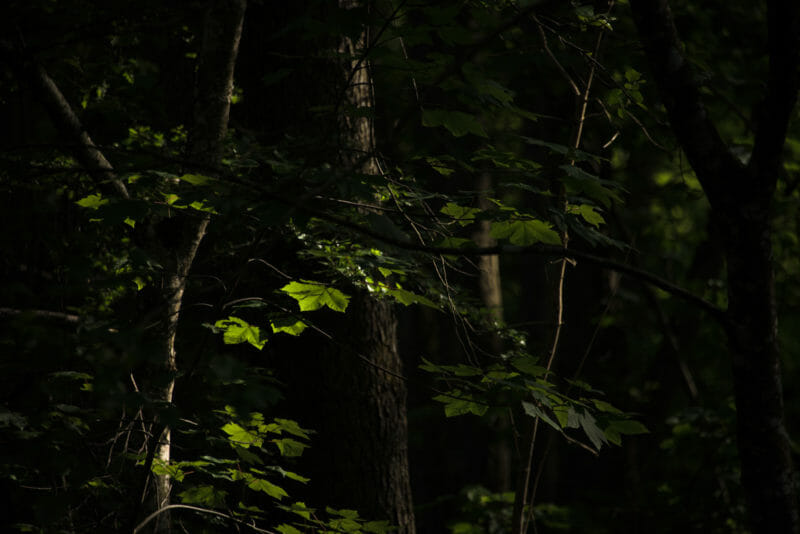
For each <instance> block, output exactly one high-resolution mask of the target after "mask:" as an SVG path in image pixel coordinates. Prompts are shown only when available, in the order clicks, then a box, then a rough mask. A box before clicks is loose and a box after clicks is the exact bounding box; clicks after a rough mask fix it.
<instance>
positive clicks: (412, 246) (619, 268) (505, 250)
mask: <svg viewBox="0 0 800 534" xmlns="http://www.w3.org/2000/svg"><path fill="white" fill-rule="evenodd" d="M250 185H252V184H250ZM255 187H256V189H257V190H258V191H259V192H261V193H262V194H264V195H266V196H269V197H271V198H274V199H275V200H277V201H279V202H281V203H284V204H287V205H290V206H294V207H296V208H298V209H300V210H302V211H304V212H306V213H308V214H309V215H312V216H314V217H317V218H319V219H321V220H324V221H327V222H330V223H333V224H336V225H338V226H341V227H344V228H348V229H350V230H353V231H354V232H357V233H359V234H361V235H365V236H368V237H372V238H373V239H377V240H378V241H381V242H383V243H386V244H387V245H391V246H394V247H397V248H400V249H403V250H409V251H414V252H425V253H428V254H436V255H446V256H473V257H474V256H492V255H495V254H531V255H537V256H547V257H553V258H567V259H572V260H582V261H585V262H587V263H590V264H592V265H596V266H598V267H604V268H606V269H610V270H612V271H616V272H618V273H623V274H627V275H629V276H631V277H632V278H636V279H637V280H640V281H642V282H645V283H648V284H650V285H652V286H655V287H657V288H659V289H661V290H663V291H666V292H667V293H669V294H671V295H674V296H676V297H678V298H681V299H683V300H684V301H686V302H688V303H690V304H693V305H694V306H697V307H699V308H700V309H702V310H705V311H707V312H708V313H710V314H711V315H712V317H714V319H716V320H717V321H720V322H721V323H725V321H726V311H725V310H723V309H722V308H719V307H718V306H715V305H714V304H712V303H711V302H709V301H707V300H705V299H704V298H702V297H700V296H698V295H695V294H694V293H692V292H691V291H689V290H687V289H684V288H682V287H680V286H678V285H676V284H674V283H672V282H670V281H669V280H666V279H664V278H661V277H660V276H658V275H655V274H653V273H651V272H649V271H645V270H643V269H638V268H636V267H632V266H630V265H626V264H624V263H620V262H618V261H614V260H612V259H609V258H604V257H602V256H597V255H595V254H591V253H589V252H582V251H579V250H575V249H565V248H563V247H561V246H560V245H545V244H542V243H538V244H535V245H529V246H517V245H495V246H492V247H466V248H459V247H437V246H431V245H423V244H420V243H415V242H413V241H410V240H404V239H397V238H394V237H390V236H387V235H384V234H382V233H380V232H377V231H375V230H373V229H371V228H367V227H365V226H361V225H360V224H356V223H354V222H352V221H348V220H347V219H342V218H340V217H337V216H335V215H331V214H329V213H326V212H324V211H318V210H316V209H313V208H310V207H309V206H307V205H302V206H299V205H297V203H296V202H293V201H291V200H289V199H286V198H283V197H281V196H279V195H276V194H274V193H269V192H266V191H264V190H263V189H261V188H260V187H257V186H255Z"/></svg>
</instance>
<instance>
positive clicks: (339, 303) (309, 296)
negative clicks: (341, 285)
mask: <svg viewBox="0 0 800 534" xmlns="http://www.w3.org/2000/svg"><path fill="white" fill-rule="evenodd" d="M281 291H283V292H284V293H286V294H287V295H289V296H290V297H292V298H293V299H295V300H296V301H297V303H298V304H299V305H300V311H303V312H305V311H314V310H318V309H320V308H322V307H323V306H327V307H328V308H330V309H332V310H334V311H338V312H344V311H345V310H346V309H347V304H348V302H349V301H350V297H348V296H347V295H345V294H344V293H342V292H341V291H339V290H338V289H334V288H332V287H327V286H325V285H323V284H320V283H317V282H310V281H308V280H303V281H302V282H290V283H288V284H286V285H285V286H283V287H282V288H281Z"/></svg>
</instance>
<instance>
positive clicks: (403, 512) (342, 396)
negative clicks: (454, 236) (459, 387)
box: [302, 0, 415, 534]
mask: <svg viewBox="0 0 800 534" xmlns="http://www.w3.org/2000/svg"><path fill="white" fill-rule="evenodd" d="M358 4H359V2H356V1H352V0H341V1H340V7H342V8H344V9H351V8H354V7H357V5H358ZM366 42H367V32H366V30H365V31H364V32H363V33H362V34H361V36H360V38H359V39H358V40H357V41H354V40H352V39H349V38H343V39H342V40H341V42H340V43H339V46H338V51H339V53H340V54H341V55H342V57H343V58H344V59H342V62H341V68H340V71H339V72H340V74H339V76H340V77H341V79H342V80H343V81H344V82H347V83H348V86H347V87H346V88H345V91H344V94H345V102H341V103H339V104H338V107H339V109H344V110H346V111H345V112H343V113H342V114H341V115H342V116H341V117H340V118H339V125H338V138H339V143H340V151H339V159H340V162H341V164H342V165H343V166H344V168H346V169H353V170H355V171H357V172H359V171H360V172H363V173H368V174H372V175H378V174H380V172H379V168H378V164H377V161H376V160H375V158H374V156H373V152H374V146H375V145H374V133H373V126H372V121H371V120H370V119H369V118H368V117H366V116H364V115H365V114H363V113H353V112H352V111H351V110H356V109H359V108H361V109H364V108H371V107H372V104H373V99H372V80H371V77H370V74H369V68H368V64H367V62H366V60H364V59H362V56H363V48H364V46H365V43H366ZM339 83H340V84H342V85H341V86H342V87H343V83H342V81H340V82H339ZM329 328H330V329H331V332H332V334H333V339H332V340H330V341H329V342H327V346H326V347H325V349H324V350H323V351H322V354H319V355H317V357H315V358H314V359H313V363H312V364H311V367H312V369H311V370H309V371H308V372H304V373H303V375H302V380H303V382H304V384H305V385H306V387H307V388H308V393H307V395H305V396H306V398H305V399H304V400H305V403H307V404H310V408H311V409H310V410H309V413H308V419H305V418H304V419H303V420H304V421H308V423H307V424H309V425H310V426H311V427H312V428H313V429H314V430H316V431H317V432H318V434H317V436H316V439H315V440H314V443H313V447H312V448H311V450H310V451H309V458H308V460H309V461H310V462H311V464H312V466H313V470H312V472H311V473H310V474H311V477H312V478H311V480H312V481H311V485H312V487H311V489H312V491H313V492H314V493H315V495H317V496H318V500H319V501H320V502H319V503H318V504H326V505H331V506H334V507H345V508H355V509H357V510H358V511H359V512H360V513H361V515H362V516H363V517H366V518H370V519H377V520H389V521H390V522H391V523H392V524H394V525H396V526H397V527H398V530H397V532H398V533H400V534H414V532H415V526H414V512H413V508H412V502H411V484H410V479H409V471H408V423H407V419H406V394H407V393H406V383H405V381H404V379H403V378H402V361H401V358H400V355H399V353H398V348H397V319H396V316H395V312H394V308H393V305H392V304H391V303H389V302H387V301H378V300H375V299H374V298H372V297H371V296H370V295H368V294H367V293H366V292H358V293H357V294H356V295H354V296H353V299H352V301H351V302H350V305H349V307H348V310H347V314H346V315H345V316H342V317H337V318H336V321H335V323H334V324H332V325H330V327H329Z"/></svg>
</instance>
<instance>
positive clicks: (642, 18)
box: [631, 0, 746, 208]
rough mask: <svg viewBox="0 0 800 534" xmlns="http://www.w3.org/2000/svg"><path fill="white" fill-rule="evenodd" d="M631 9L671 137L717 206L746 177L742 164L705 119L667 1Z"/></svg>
mask: <svg viewBox="0 0 800 534" xmlns="http://www.w3.org/2000/svg"><path fill="white" fill-rule="evenodd" d="M631 10H632V11H633V18H634V20H635V22H636V27H637V29H638V31H639V39H640V40H641V42H642V43H643V44H644V48H645V52H646V53H647V57H648V59H649V61H648V63H649V64H650V66H651V69H652V71H653V77H654V78H655V81H656V84H657V86H658V89H659V93H660V95H661V99H662V101H663V102H664V106H665V107H666V108H667V114H668V115H669V121H670V123H671V124H672V128H673V131H674V132H675V136H676V137H677V139H678V142H679V143H680V145H681V148H683V151H684V152H685V153H686V157H687V158H688V159H689V162H690V163H691V165H692V168H694V170H695V172H696V173H697V178H698V179H699V180H700V183H701V184H702V186H703V189H704V190H705V192H706V195H707V196H708V200H709V202H710V203H711V205H712V206H713V207H715V208H718V207H721V204H724V203H725V202H726V200H727V198H729V197H730V191H729V188H730V187H731V185H733V184H732V182H733V181H735V180H739V181H744V180H745V179H746V174H745V173H744V172H743V171H744V166H743V165H742V164H741V163H740V162H739V161H738V160H737V159H736V157H735V156H734V155H733V154H731V152H730V151H729V149H728V146H727V145H726V144H725V142H724V141H723V140H722V137H720V135H719V132H718V131H717V128H716V126H715V125H714V124H713V123H712V121H711V119H710V118H709V116H708V111H707V110H706V107H705V105H704V104H703V102H702V99H701V98H700V91H699V89H698V86H697V84H696V82H695V78H694V76H693V72H692V69H691V67H690V65H689V62H688V61H687V60H686V58H685V57H684V54H683V50H682V48H683V47H682V44H681V42H680V40H679V39H678V32H677V30H676V29H675V23H674V21H673V18H672V11H671V10H670V8H669V3H668V1H667V0H631Z"/></svg>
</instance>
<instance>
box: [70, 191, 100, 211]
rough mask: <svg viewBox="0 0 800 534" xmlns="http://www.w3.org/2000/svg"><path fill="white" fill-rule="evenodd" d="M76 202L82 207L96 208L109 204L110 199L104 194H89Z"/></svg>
mask: <svg viewBox="0 0 800 534" xmlns="http://www.w3.org/2000/svg"><path fill="white" fill-rule="evenodd" d="M75 204H77V205H78V206H80V207H82V208H89V209H93V210H96V209H97V208H99V207H100V206H103V205H104V204H108V199H105V198H103V197H102V195H100V194H97V195H89V196H87V197H83V198H82V199H80V200H77V201H75Z"/></svg>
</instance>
